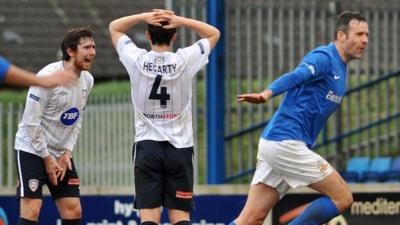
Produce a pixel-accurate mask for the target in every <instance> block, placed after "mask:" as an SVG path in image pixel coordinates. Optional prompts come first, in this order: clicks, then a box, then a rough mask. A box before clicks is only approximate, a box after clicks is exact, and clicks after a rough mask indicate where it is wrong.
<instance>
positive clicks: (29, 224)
mask: <svg viewBox="0 0 400 225" xmlns="http://www.w3.org/2000/svg"><path fill="white" fill-rule="evenodd" d="M37 224H38V222H37V221H33V220H27V219H24V218H19V221H18V225H37Z"/></svg>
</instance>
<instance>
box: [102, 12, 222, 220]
mask: <svg viewBox="0 0 400 225" xmlns="http://www.w3.org/2000/svg"><path fill="white" fill-rule="evenodd" d="M140 23H147V24H148V31H147V32H146V37H147V39H148V40H149V41H150V42H151V51H147V50H145V49H141V48H138V47H137V46H136V45H135V44H134V43H133V41H132V40H131V39H130V38H129V37H128V36H127V35H126V34H125V33H126V32H127V30H128V29H129V28H132V27H135V26H136V25H138V24H140ZM180 26H182V27H186V28H189V29H191V30H192V31H194V32H196V33H197V34H198V35H199V36H200V37H201V39H200V40H199V41H197V42H195V43H194V44H192V45H190V46H188V47H186V48H181V49H178V50H177V51H176V52H171V45H172V43H173V42H174V41H175V40H176V28H177V27H180ZM109 30H110V35H111V39H112V43H113V45H114V47H115V48H116V50H117V52H118V55H119V59H120V60H121V62H122V64H123V65H124V66H125V68H126V70H127V71H128V74H129V77H130V80H131V85H132V102H133V106H134V113H135V130H136V132H135V145H134V148H133V151H132V152H133V153H132V154H133V158H134V162H133V163H134V174H135V191H136V193H135V197H136V198H135V202H134V205H135V208H138V209H139V211H140V219H141V224H144V225H157V224H159V223H160V217H161V206H163V207H165V208H168V214H169V220H170V223H171V224H173V225H189V224H191V222H190V215H189V214H190V211H191V210H192V207H193V201H192V197H193V162H192V160H193V128H192V114H191V113H192V108H191V98H192V80H193V78H194V76H195V75H196V73H197V72H198V71H199V70H200V69H201V68H202V67H204V66H205V65H206V64H207V63H208V55H209V54H210V51H211V49H213V48H214V46H215V45H216V43H217V41H218V39H219V35H220V33H219V31H218V30H217V29H216V28H215V27H213V26H211V25H208V24H206V23H203V22H201V21H197V20H193V19H189V18H185V17H180V16H177V15H175V14H174V13H173V12H171V11H166V10H155V11H153V12H145V13H140V14H135V15H131V16H126V17H122V18H119V19H116V20H114V21H112V22H111V23H110V26H109Z"/></svg>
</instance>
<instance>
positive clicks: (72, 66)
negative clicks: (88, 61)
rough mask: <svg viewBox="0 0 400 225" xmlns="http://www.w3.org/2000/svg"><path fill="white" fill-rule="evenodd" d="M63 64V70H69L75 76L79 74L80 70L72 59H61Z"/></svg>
mask: <svg viewBox="0 0 400 225" xmlns="http://www.w3.org/2000/svg"><path fill="white" fill-rule="evenodd" d="M63 66H64V70H65V71H70V72H72V73H74V74H75V75H76V76H77V77H80V76H81V72H82V70H80V69H78V68H77V67H76V66H75V64H74V62H73V61H72V60H69V61H65V60H63Z"/></svg>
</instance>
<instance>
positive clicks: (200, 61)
mask: <svg viewBox="0 0 400 225" xmlns="http://www.w3.org/2000/svg"><path fill="white" fill-rule="evenodd" d="M210 51H211V49H210V42H209V41H208V39H206V38H203V39H201V40H199V41H197V42H195V43H194V44H192V45H191V46H188V47H186V48H182V49H179V50H178V51H177V53H178V54H182V56H183V57H184V59H185V60H186V63H187V68H188V70H189V71H188V72H189V74H191V75H192V76H194V75H196V73H197V72H198V71H199V70H200V69H201V68H203V67H204V66H205V65H206V64H207V63H208V56H209V55H210Z"/></svg>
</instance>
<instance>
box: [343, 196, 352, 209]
mask: <svg viewBox="0 0 400 225" xmlns="http://www.w3.org/2000/svg"><path fill="white" fill-rule="evenodd" d="M353 201H354V200H353V194H352V193H351V192H350V193H347V194H346V196H345V197H344V198H343V205H344V208H345V209H347V208H349V207H350V206H351V204H353Z"/></svg>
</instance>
